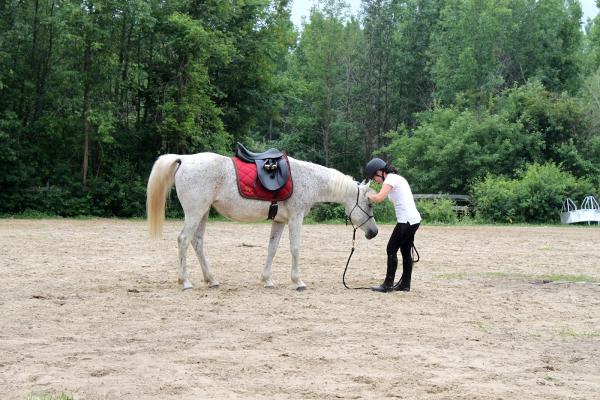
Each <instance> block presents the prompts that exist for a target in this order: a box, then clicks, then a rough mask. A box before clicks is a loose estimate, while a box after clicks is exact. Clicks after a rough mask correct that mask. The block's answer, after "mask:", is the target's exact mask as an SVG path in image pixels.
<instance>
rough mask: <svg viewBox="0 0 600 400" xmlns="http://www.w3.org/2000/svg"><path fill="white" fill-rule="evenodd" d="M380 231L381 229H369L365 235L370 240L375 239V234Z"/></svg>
mask: <svg viewBox="0 0 600 400" xmlns="http://www.w3.org/2000/svg"><path fill="white" fill-rule="evenodd" d="M378 233H379V231H378V230H377V229H369V230H368V231H367V232H365V237H366V238H367V239H368V240H371V239H373V238H374V237H375V236H377V234H378Z"/></svg>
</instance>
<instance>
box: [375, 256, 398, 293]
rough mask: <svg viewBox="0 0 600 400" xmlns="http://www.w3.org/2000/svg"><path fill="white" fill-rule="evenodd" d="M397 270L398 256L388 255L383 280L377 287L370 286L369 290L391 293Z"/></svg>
mask: <svg viewBox="0 0 600 400" xmlns="http://www.w3.org/2000/svg"><path fill="white" fill-rule="evenodd" d="M397 268H398V256H397V255H396V254H393V255H389V256H388V258H387V272H386V274H385V280H384V281H383V283H382V284H381V285H379V286H372V287H371V290H373V291H375V292H382V293H385V292H391V291H392V290H393V289H394V277H395V276H396V269H397Z"/></svg>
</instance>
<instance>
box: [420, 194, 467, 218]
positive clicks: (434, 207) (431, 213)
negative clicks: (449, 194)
mask: <svg viewBox="0 0 600 400" xmlns="http://www.w3.org/2000/svg"><path fill="white" fill-rule="evenodd" d="M455 206H456V204H455V203H454V202H453V201H452V200H450V199H447V198H441V199H435V200H419V201H417V209H418V210H419V213H420V214H421V218H423V221H424V222H428V223H442V224H454V223H456V222H458V217H457V216H456V212H455V211H454V207H455Z"/></svg>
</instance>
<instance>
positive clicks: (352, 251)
mask: <svg viewBox="0 0 600 400" xmlns="http://www.w3.org/2000/svg"><path fill="white" fill-rule="evenodd" d="M359 195H360V187H359V188H357V192H356V204H355V205H354V207H352V210H350V213H349V214H348V215H346V225H348V221H350V224H352V228H353V229H354V230H353V232H352V250H350V255H349V256H348V261H346V268H344V274H343V275H342V283H343V284H344V287H345V288H346V289H356V290H365V289H367V290H370V289H371V288H370V287H364V286H361V287H350V286H348V285H346V272H347V271H348V265H350V259H351V258H352V255H353V254H354V250H355V249H356V231H357V230H358V229H359V228H360V227H361V226H363V225H364V224H366V223H367V222H368V221H369V220H370V219H371V218H373V214H369V213H368V212H366V211H365V210H363V209H362V207H361V206H359V205H358V196H359ZM356 208H358V209H359V210H360V211H362V212H363V213H365V214H366V215H367V216H368V217H369V218H367V219H366V220H365V222H363V223H362V224H360V225H358V226H354V222H352V218H350V217H351V216H352V213H353V212H354V210H355V209H356ZM414 253H417V259H416V260H415V257H414ZM411 258H412V260H413V264H416V263H418V262H419V260H420V259H421V256H420V255H419V251H418V250H417V248H416V247H415V245H414V243H413V245H412V249H411ZM399 283H400V281H398V283H396V285H398V284H399Z"/></svg>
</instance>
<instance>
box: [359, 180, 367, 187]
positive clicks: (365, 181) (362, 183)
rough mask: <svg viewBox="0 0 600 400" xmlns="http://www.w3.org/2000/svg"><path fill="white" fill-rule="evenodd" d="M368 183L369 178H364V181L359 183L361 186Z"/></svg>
mask: <svg viewBox="0 0 600 400" xmlns="http://www.w3.org/2000/svg"><path fill="white" fill-rule="evenodd" d="M366 183H367V180H366V179H363V180H362V182H361V183H359V185H360V186H363V185H365V184H366Z"/></svg>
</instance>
